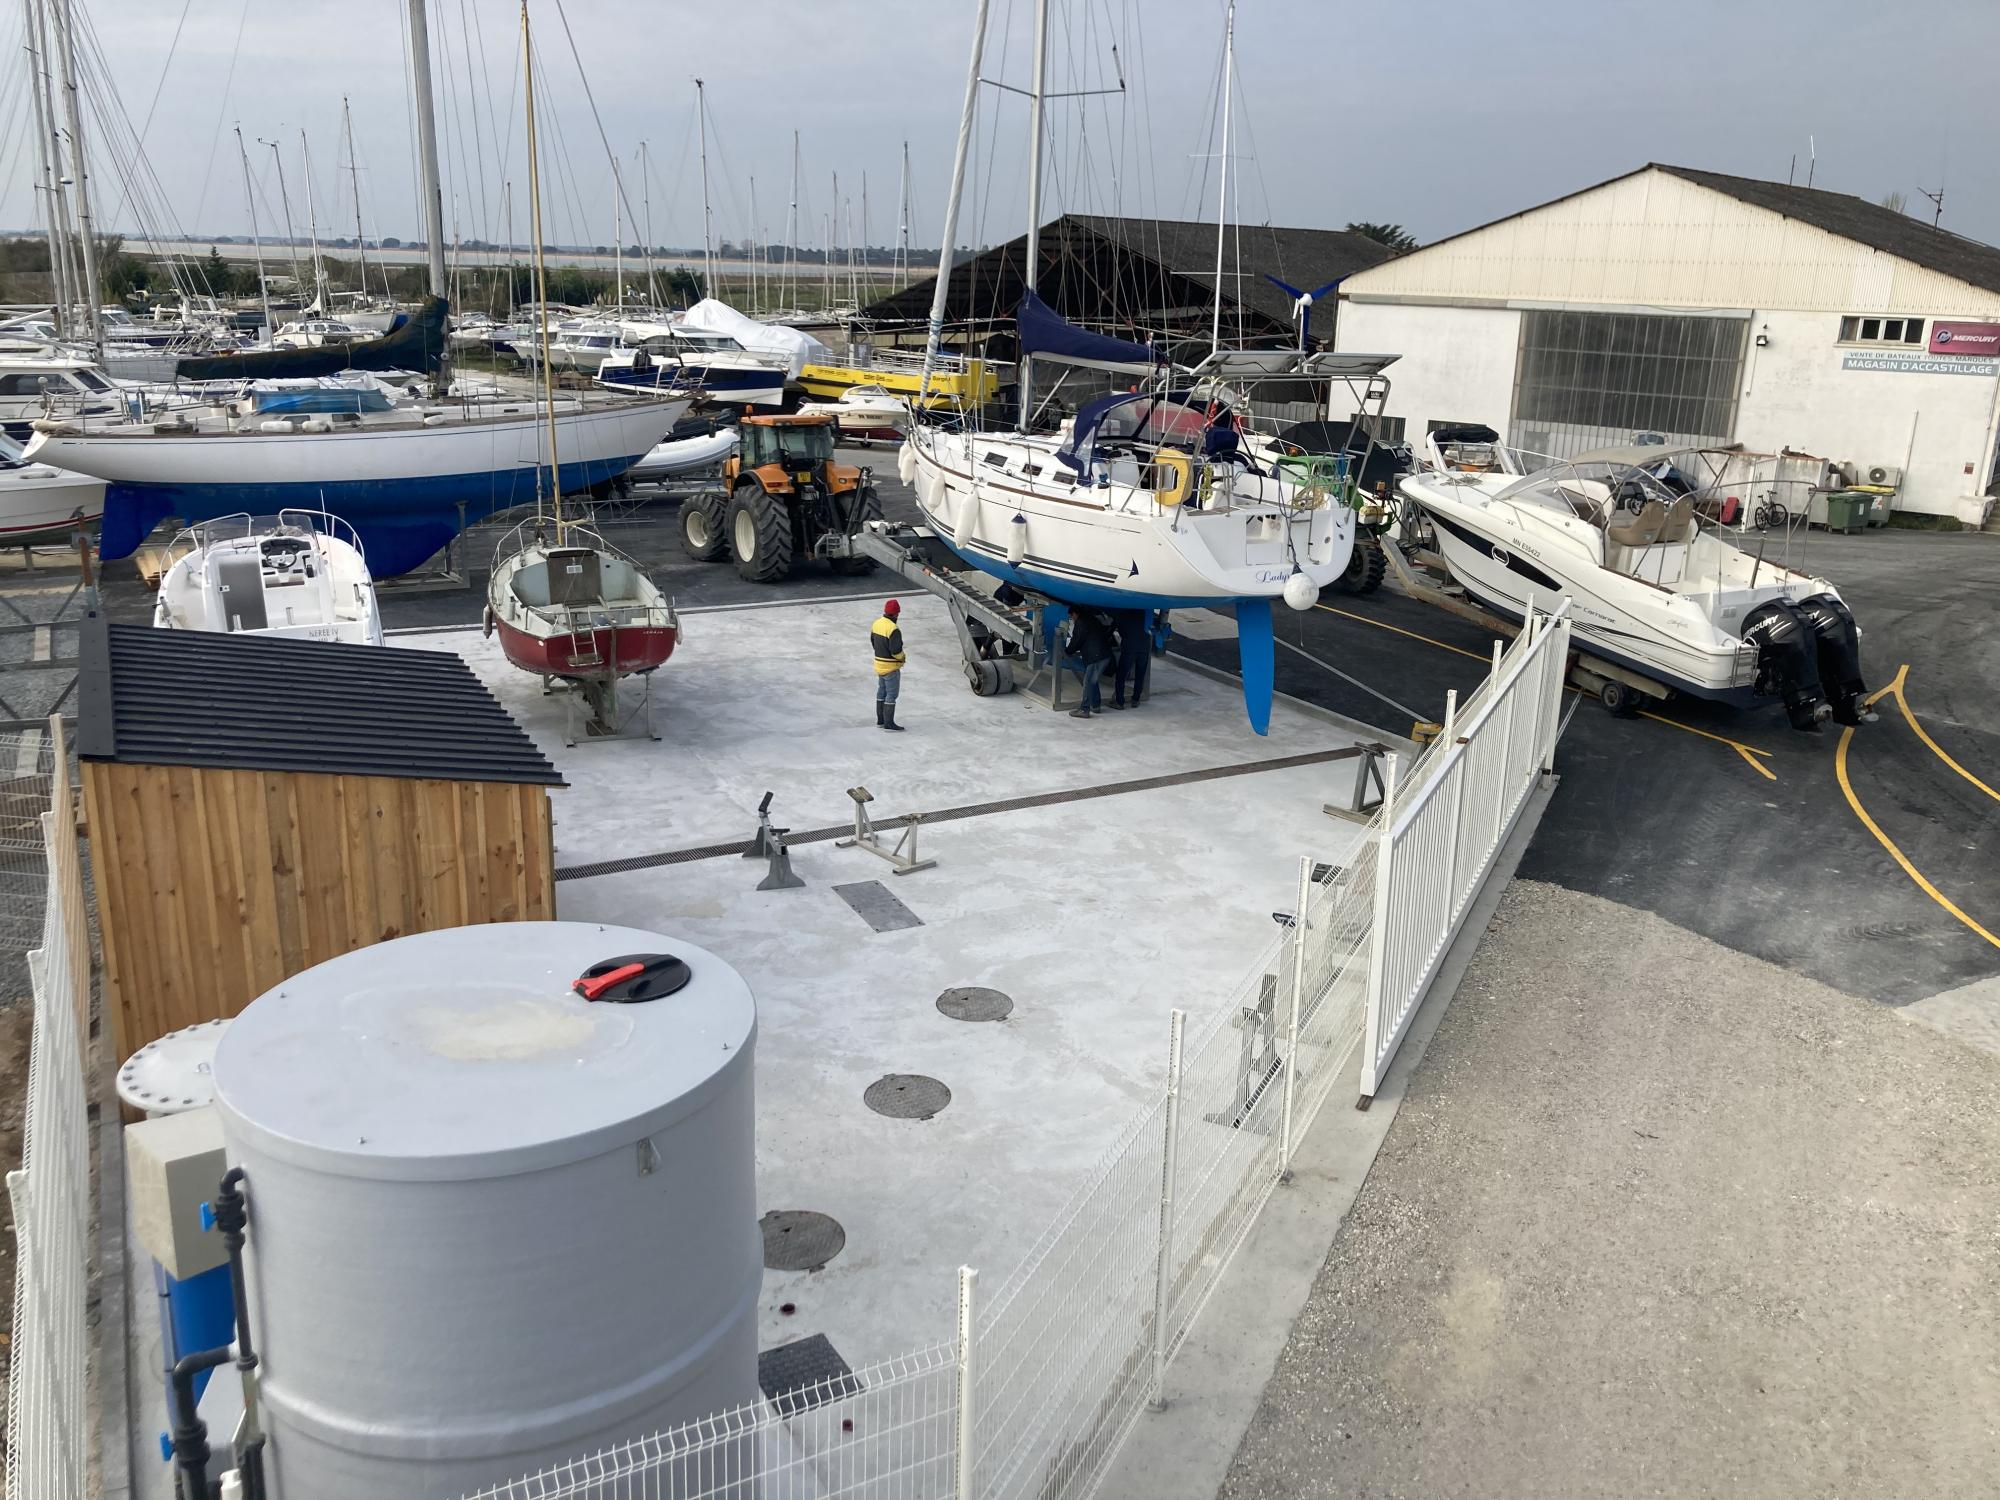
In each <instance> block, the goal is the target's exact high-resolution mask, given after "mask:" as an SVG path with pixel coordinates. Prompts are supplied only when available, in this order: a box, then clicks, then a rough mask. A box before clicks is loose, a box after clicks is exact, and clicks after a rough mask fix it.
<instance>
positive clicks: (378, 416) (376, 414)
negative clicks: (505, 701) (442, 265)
mask: <svg viewBox="0 0 2000 1500" xmlns="http://www.w3.org/2000/svg"><path fill="white" fill-rule="evenodd" d="M239 404H240V403H239ZM687 406H688V403H687V402H686V401H685V400H682V399H671V400H664V399H662V400H637V399H634V398H631V397H609V396H594V395H590V394H588V393H584V394H577V395H569V396H564V397H558V398H556V399H555V400H554V402H553V403H549V402H544V401H536V400H531V399H511V400H485V401H475V400H447V401H429V400H425V401H419V402H415V403H413V404H409V405H398V406H393V407H391V408H390V409H389V410H386V411H361V410H343V411H332V412H313V413H304V412H298V411H290V412H281V413H278V414H275V415H269V416H254V417H249V418H246V417H245V416H244V415H242V414H241V413H240V412H239V411H237V410H235V409H233V408H230V409H225V410H223V411H222V412H221V413H219V414H214V415H207V414H198V413H190V412H185V411H183V412H174V413H170V414H167V415H166V416H165V417H164V418H162V419H160V420H156V421H117V422H108V423H103V424H99V423H95V422H89V421H76V420H61V419H47V418H44V419H41V420H39V421H37V422H36V423H35V429H36V432H35V438H34V441H33V442H32V443H30V444H29V445H28V450H27V456H28V457H30V458H33V459H36V460H39V461H41V462H44V463H52V464H55V465H57V466H58V467H60V468H65V469H71V470H74V471H75V472H77V473H80V474H90V475H93V476H95V477H96V478H99V479H105V480H109V481H111V483H112V485H113V488H112V490H111V491H110V493H109V495H108V497H107V500H106V506H105V523H104V535H103V549H104V556H105V557H106V558H109V559H112V560H116V559H118V558H121V557H128V556H130V555H131V554H132V552H133V551H134V550H136V549H137V548H138V546H139V544H140V543H141V542H143V541H144V540H145V539H146V536H147V534H148V533H150V532H151V531H152V529H153V528H154V527H155V526H157V525H159V523H160V522H161V521H163V520H165V519H166V518H167V517H169V516H178V517H180V518H181V519H182V520H183V521H185V522H198V521H203V520H212V519H216V518H218V517H222V516H229V515H235V514H238V513H240V512H244V511H246V510H259V509H264V508H267V507H271V506H272V505H273V504H274V503H275V504H277V505H279V506H281V507H282V506H283V505H284V502H287V501H289V502H293V503H292V505H291V506H290V507H289V508H292V509H300V510H307V509H310V510H324V511H326V512H328V513H330V514H332V515H336V516H339V517H340V518H342V519H343V520H345V521H346V522H347V523H348V524H349V525H351V526H352V527H353V528H354V530H355V532H356V533H357V535H358V536H359V537H360V538H361V540H362V541H363V542H364V544H365V545H366V548H367V553H368V557H369V560H370V563H371V565H372V567H373V568H374V571H375V576H377V577H378V578H392V577H395V576H396V575H397V574H400V573H407V572H409V571H410V570H411V569H413V568H416V567H419V566H420V565H422V564H423V563H424V562H425V561H426V560H427V559H428V558H430V557H432V556H433V555H434V554H436V553H437V551H438V550H439V549H440V548H442V547H443V546H444V545H445V543H446V542H448V541H450V540H451V539H452V538H453V537H454V536H456V535H458V533H459V532H460V531H462V530H463V529H464V528H465V527H467V526H469V525H473V524H475V523H476V522H479V521H482V520H484V519H485V518H486V517H488V516H490V515H493V514H495V513H496V512H499V511H502V510H507V509H509V508H511V507H513V506H516V505H523V504H527V503H530V502H532V501H534V500H535V499H536V498H537V496H538V495H540V494H542V493H545V492H546V491H547V489H548V488H549V486H550V483H551V475H550V472H549V468H548V465H547V464H546V462H544V461H543V460H542V458H541V434H542V431H543V428H544V427H545V426H546V425H548V424H549V423H550V422H553V423H554V425H555V426H556V427H557V428H558V429H559V431H560V432H561V435H562V469H561V473H560V476H559V480H560V483H561V485H562V487H563V488H564V489H567V490H571V491H582V490H587V489H590V488H592V487H593V486H596V485H601V484H604V483H606V482H608V481H610V480H613V479H616V478H618V477H619V476H620V475H622V474H623V473H624V472H625V471H626V470H627V469H629V468H631V467H632V465H633V464H634V463H636V462H637V461H638V460H639V459H640V458H641V457H643V456H644V455H645V454H646V453H648V452H650V451H651V450H652V448H653V446H654V445H655V444H656V443H658V442H659V441H660V439H661V438H662V437H664V436H665V435H666V433H667V431H668V429H669V428H671V427H672V426H673V425H674V423H675V422H676V421H678V420H679V419H680V417H681V415H682V414H683V413H684V412H685V411H686V410H687Z"/></svg>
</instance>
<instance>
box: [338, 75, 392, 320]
mask: <svg viewBox="0 0 2000 1500" xmlns="http://www.w3.org/2000/svg"><path fill="white" fill-rule="evenodd" d="M340 132H341V134H342V135H344V136H346V137H347V175H348V177H349V178H350V179H351V180H352V181H353V183H354V254H355V257H356V258H357V259H358V260H359V261H360V263H361V295H362V296H363V297H366V296H367V295H368V237H367V236H366V235H364V234H363V233H362V232H361V166H360V164H359V163H358V162H356V161H355V159H354V115H353V114H352V112H351V111H350V110H349V109H348V107H347V96H346V95H345V94H342V95H341V96H340ZM386 274H387V273H386V272H385V273H384V275H385V276H386ZM383 285H384V287H385V288H386V286H387V285H388V283H387V282H386V281H385V282H384V283H383Z"/></svg>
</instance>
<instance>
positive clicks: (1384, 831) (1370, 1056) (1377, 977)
mask: <svg viewBox="0 0 2000 1500" xmlns="http://www.w3.org/2000/svg"><path fill="white" fill-rule="evenodd" d="M1493 651H1494V654H1495V655H1496V656H1497V655H1498V654H1499V651H1500V645H1499V642H1497V641H1496V642H1495V643H1494V645H1493ZM1382 759H1383V761H1384V762H1385V764H1384V765H1383V767H1382V806H1381V808H1380V809H1379V810H1378V811H1377V812H1376V814H1375V816H1376V817H1377V818H1378V819H1380V820H1381V829H1380V830H1379V831H1378V832H1377V834H1376V836H1375V912H1374V915H1373V917H1371V918H1370V925H1369V933H1368V992H1367V994H1366V996H1365V997H1364V1000H1363V1004H1364V1009H1363V1011H1362V1015H1363V1017H1364V1020H1365V1026H1364V1028H1363V1033H1362V1045H1361V1097H1360V1098H1359V1099H1357V1100H1356V1101H1355V1104H1354V1107H1355V1108H1356V1109H1366V1108H1367V1107H1368V1106H1369V1105H1370V1104H1372V1103H1373V1102H1374V1101H1375V1086H1376V1084H1377V1083H1379V1082H1380V1080H1379V1079H1378V1078H1376V1076H1375V1068H1376V1058H1377V1051H1376V1049H1377V1048H1378V1047H1379V1046H1380V1045H1381V1040H1382V984H1383V976H1384V974H1385V973H1386V967H1385V960H1386V959H1387V957H1388V952H1387V950H1388V947H1389V869H1390V863H1391V850H1392V848H1393V846H1394V843H1395V840H1394V839H1393V838H1392V837H1391V834H1392V832H1393V830H1394V829H1395V826H1396V769H1397V765H1396V755H1395V752H1394V751H1391V752H1390V753H1389V754H1387V755H1385V756H1383V757H1382Z"/></svg>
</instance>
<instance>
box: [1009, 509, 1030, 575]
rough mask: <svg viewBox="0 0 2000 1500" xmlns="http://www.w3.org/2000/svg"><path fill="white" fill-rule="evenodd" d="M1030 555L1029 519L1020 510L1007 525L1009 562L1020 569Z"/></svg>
mask: <svg viewBox="0 0 2000 1500" xmlns="http://www.w3.org/2000/svg"><path fill="white" fill-rule="evenodd" d="M1027 555H1028V518H1027V517H1026V516H1024V515H1022V514H1021V513H1020V512H1019V511H1018V510H1017V511H1015V512H1014V519H1013V520H1012V521H1010V522H1009V523H1008V525H1007V561H1008V562H1009V563H1010V564H1012V565H1013V566H1014V567H1017V568H1018V567H1020V566H1021V563H1022V561H1023V560H1024V559H1026V557H1027Z"/></svg>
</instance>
